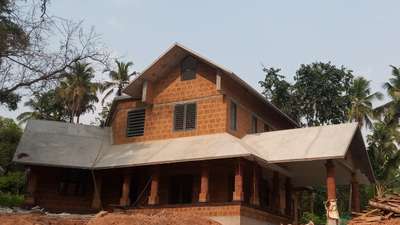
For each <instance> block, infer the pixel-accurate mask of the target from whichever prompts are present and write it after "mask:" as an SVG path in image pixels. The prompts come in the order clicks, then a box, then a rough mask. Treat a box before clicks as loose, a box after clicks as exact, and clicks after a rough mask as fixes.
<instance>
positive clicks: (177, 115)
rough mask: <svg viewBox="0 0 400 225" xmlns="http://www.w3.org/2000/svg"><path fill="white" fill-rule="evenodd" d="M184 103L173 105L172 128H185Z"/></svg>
mask: <svg viewBox="0 0 400 225" xmlns="http://www.w3.org/2000/svg"><path fill="white" fill-rule="evenodd" d="M184 121H185V105H175V111H174V130H183V129H184V128H185V126H184V125H185V124H184Z"/></svg>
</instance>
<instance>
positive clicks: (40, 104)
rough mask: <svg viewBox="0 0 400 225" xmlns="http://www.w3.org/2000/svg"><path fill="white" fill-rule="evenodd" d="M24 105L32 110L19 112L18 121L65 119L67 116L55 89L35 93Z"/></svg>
mask: <svg viewBox="0 0 400 225" xmlns="http://www.w3.org/2000/svg"><path fill="white" fill-rule="evenodd" d="M24 105H25V106H28V107H29V108H31V109H32V111H31V112H23V113H21V114H20V115H19V116H18V117H17V120H19V121H20V123H25V122H26V121H27V120H29V119H37V120H39V119H43V120H55V121H66V120H67V117H68V115H67V112H66V110H65V107H64V105H63V103H62V100H61V98H60V97H59V96H58V95H57V94H56V92H55V90H50V91H47V92H42V93H35V94H34V96H33V98H31V99H29V101H27V102H25V104H24Z"/></svg>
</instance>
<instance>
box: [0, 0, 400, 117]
mask: <svg viewBox="0 0 400 225" xmlns="http://www.w3.org/2000/svg"><path fill="white" fill-rule="evenodd" d="M399 9H400V1H398V0H396V1H386V0H381V1H376V0H351V1H349V0H335V1H321V0H302V1H293V0H292V1H289V0H279V1H278V0H277V1H269V0H263V1H261V0H260V1H256V0H254V1H236V0H229V1H227V0H219V1H215V0H214V1H212V0H202V1H183V0H181V1H178V0H169V1H153V0H146V1H144V0H143V1H142V0H139V1H133V0H113V1H109V0H107V1H105V0H104V1H103V0H68V1H67V0H58V1H55V0H53V1H50V6H49V8H48V13H49V14H53V15H57V16H60V17H64V18H68V19H73V20H77V21H78V20H83V21H84V24H85V26H88V27H90V26H94V28H95V30H96V32H97V33H99V34H101V36H102V40H103V42H104V43H105V44H106V46H107V47H108V48H109V49H111V50H112V52H113V53H114V54H115V55H117V56H119V57H121V59H124V60H126V61H132V62H133V63H134V67H133V68H132V69H133V70H135V71H141V70H143V69H144V68H145V67H146V66H147V65H149V64H150V63H152V62H153V61H154V60H155V59H156V58H157V57H158V56H159V55H160V54H161V53H162V52H163V51H165V50H166V49H167V48H168V47H170V46H171V45H172V44H173V43H174V42H179V43H181V44H183V45H184V46H186V47H188V48H190V49H193V50H194V51H196V52H198V53H200V54H201V55H203V56H206V57H207V58H209V59H211V60H213V61H214V62H216V63H218V64H220V65H223V66H224V67H226V68H228V69H230V70H232V71H234V72H235V73H236V74H238V75H239V76H240V77H241V78H242V79H243V80H245V81H247V82H248V83H249V84H250V85H252V86H253V87H254V88H256V89H258V90H260V89H259V86H258V81H259V80H262V79H263V78H264V74H263V72H262V65H264V66H268V67H270V66H273V67H277V68H281V69H282V74H283V75H285V76H287V77H288V78H289V80H291V79H292V77H293V75H294V74H295V72H296V70H297V69H298V68H299V65H300V64H308V63H312V62H315V61H323V62H327V61H331V62H332V63H333V64H336V65H344V66H345V67H346V68H348V69H351V70H353V71H354V74H355V75H362V76H364V77H366V78H367V79H369V80H371V86H372V88H373V90H375V91H383V90H382V85H383V83H384V82H385V81H387V80H388V79H389V77H390V73H391V69H390V67H389V65H396V66H400V57H399V56H400V43H399V41H400V29H399V22H400V13H399ZM99 73H101V71H99ZM381 103H383V102H377V103H375V105H379V104H381ZM98 108H99V109H100V107H98ZM26 110H28V109H26V108H24V107H23V106H21V107H19V109H18V110H17V111H14V112H9V111H8V110H7V109H6V108H4V107H2V106H0V115H2V116H8V117H13V118H15V117H16V116H17V115H18V114H19V113H21V112H23V111H26ZM94 117H95V115H85V116H84V118H83V119H82V120H83V122H84V123H90V121H93V120H94Z"/></svg>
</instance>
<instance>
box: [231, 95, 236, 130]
mask: <svg viewBox="0 0 400 225" xmlns="http://www.w3.org/2000/svg"><path fill="white" fill-rule="evenodd" d="M230 125H231V126H230V127H231V130H236V129H237V106H236V104H235V103H234V102H231V107H230Z"/></svg>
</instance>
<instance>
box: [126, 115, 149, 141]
mask: <svg viewBox="0 0 400 225" xmlns="http://www.w3.org/2000/svg"><path fill="white" fill-rule="evenodd" d="M145 117H146V110H145V109H138V110H133V111H129V112H128V118H127V126H126V136H127V137H137V136H142V135H143V134H144V120H145Z"/></svg>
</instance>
